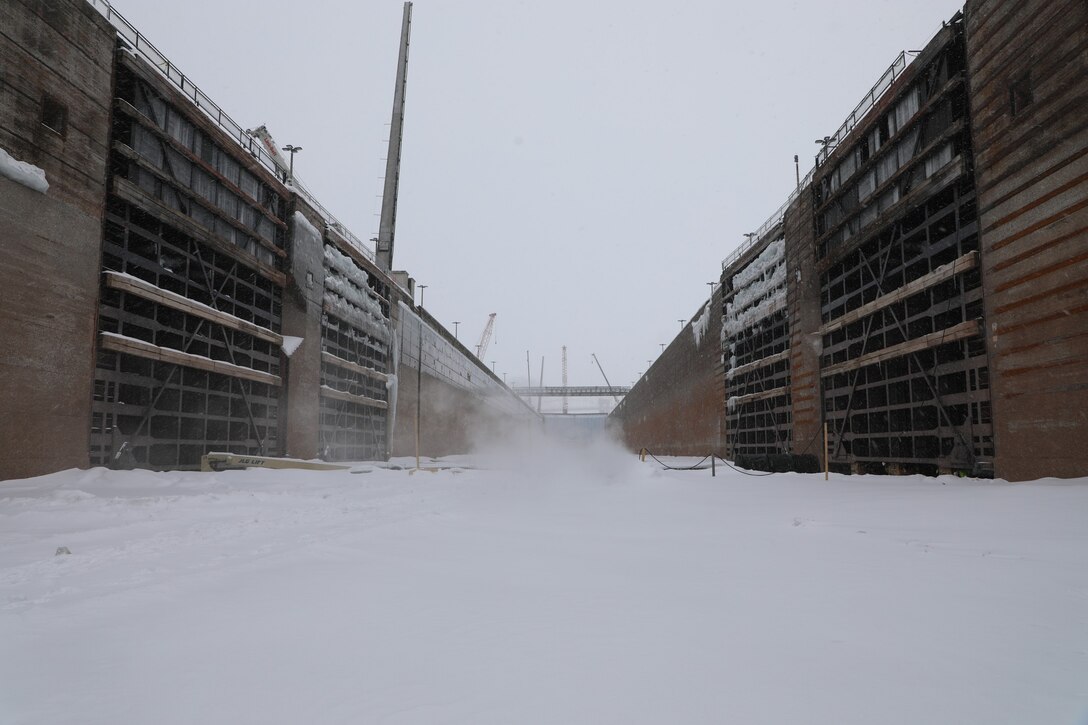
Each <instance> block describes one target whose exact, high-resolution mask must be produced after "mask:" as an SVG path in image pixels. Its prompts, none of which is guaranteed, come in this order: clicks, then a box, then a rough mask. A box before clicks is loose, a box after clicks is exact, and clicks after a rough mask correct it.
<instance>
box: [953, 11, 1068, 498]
mask: <svg viewBox="0 0 1088 725" xmlns="http://www.w3.org/2000/svg"><path fill="white" fill-rule="evenodd" d="M967 18H968V22H967V46H968V77H969V79H970V88H971V93H970V96H971V116H972V120H971V131H972V134H973V135H974V143H975V169H976V171H975V173H976V176H977V179H978V202H979V219H980V223H981V228H982V260H983V270H982V274H983V286H984V289H985V293H986V296H985V301H986V319H987V322H988V325H987V328H986V335H987V341H988V346H989V349H990V354H991V356H992V363H991V366H990V370H991V384H992V389H993V416H994V428H995V430H994V434H995V438H996V441H995V443H996V449H997V471H998V474H999V475H1000V476H1002V477H1004V478H1009V479H1011V480H1020V479H1028V478H1036V477H1038V476H1044V475H1046V476H1085V475H1088V449H1086V448H1085V445H1084V443H1085V441H1088V4H1085V3H1084V2H1080V1H1078V0H1027V1H1025V2H1017V3H1007V2H997V1H995V0H973V1H972V2H969V3H968V5H967Z"/></svg>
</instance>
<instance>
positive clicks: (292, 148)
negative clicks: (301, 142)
mask: <svg viewBox="0 0 1088 725" xmlns="http://www.w3.org/2000/svg"><path fill="white" fill-rule="evenodd" d="M283 150H284V151H286V152H287V153H289V154H291V168H290V170H289V171H288V173H289V174H290V175H291V180H292V181H293V180H294V178H295V154H297V153H298V152H299V151H301V150H302V147H301V146H292V145H291V144H287V145H286V146H284V147H283Z"/></svg>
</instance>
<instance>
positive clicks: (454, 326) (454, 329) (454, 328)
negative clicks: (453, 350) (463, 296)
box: [453, 320, 461, 340]
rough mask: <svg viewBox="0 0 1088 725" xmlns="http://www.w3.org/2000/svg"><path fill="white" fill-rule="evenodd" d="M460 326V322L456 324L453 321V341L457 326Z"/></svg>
mask: <svg viewBox="0 0 1088 725" xmlns="http://www.w3.org/2000/svg"><path fill="white" fill-rule="evenodd" d="M460 324H461V323H460V322H458V321H457V320H454V321H453V339H454V340H456V339H457V326H458V325H460Z"/></svg>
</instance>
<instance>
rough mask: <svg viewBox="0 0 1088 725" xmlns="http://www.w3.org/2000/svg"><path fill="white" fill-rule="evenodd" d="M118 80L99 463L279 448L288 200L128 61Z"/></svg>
mask: <svg viewBox="0 0 1088 725" xmlns="http://www.w3.org/2000/svg"><path fill="white" fill-rule="evenodd" d="M131 62H135V61H126V63H131ZM116 89H117V95H118V97H117V99H116V104H117V107H118V109H119V110H120V112H118V113H115V114H114V117H113V132H112V139H113V146H112V148H111V153H110V177H111V181H110V184H109V191H110V193H109V196H108V198H107V210H106V220H105V223H104V226H103V247H102V250H103V251H102V269H103V271H104V272H109V273H110V274H103V275H102V283H101V288H100V297H99V315H98V332H99V337H100V342H99V346H98V351H97V357H96V368H95V379H94V395H93V401H92V417H91V463H92V464H94V465H133V466H139V467H153V468H187V467H191V468H195V467H198V466H199V464H200V457H201V456H202V455H203V454H205V453H208V452H210V451H214V450H226V451H231V452H235V453H247V454H275V453H277V452H278V451H279V438H280V432H279V429H278V428H279V404H280V403H279V398H280V392H281V390H280V387H279V384H278V381H279V376H280V372H281V370H280V367H281V359H282V358H281V352H280V349H279V344H278V343H277V342H276V340H278V339H279V330H280V322H281V314H282V306H281V305H282V286H281V280H282V277H283V273H282V271H280V270H281V267H282V259H283V258H284V256H285V253H284V251H283V249H282V246H283V238H284V232H283V229H284V228H285V225H284V223H283V220H282V215H283V213H284V210H285V202H284V199H283V197H282V196H281V195H280V194H279V193H278V192H275V191H273V190H272V188H271V187H270V186H269V185H268V184H267V183H266V182H265V181H263V180H261V179H259V178H258V177H257V176H255V175H254V174H252V173H250V172H249V171H247V170H246V169H245V168H244V164H243V163H241V162H239V161H238V160H236V159H235V158H234V157H233V156H232V155H231V153H229V152H228V151H227V149H228V148H229V145H227V144H224V143H222V141H221V140H219V139H216V138H215V137H214V135H213V134H210V133H208V132H207V131H205V130H202V128H201V124H200V123H197V122H194V120H193V118H192V116H193V114H195V113H198V111H196V109H193V108H189V107H186V106H185V105H184V104H179V105H175V104H174V103H173V102H171V100H170V99H169V98H166V97H164V96H162V95H160V94H159V93H158V92H157V91H156V90H155V89H154V88H153V87H152V86H151V85H150V84H149V83H147V82H146V81H145V80H143V79H141V78H140V77H139V74H138V73H137V72H136V71H135V70H134V69H133V68H129V67H128V66H127V65H126V64H125V63H119V64H118V66H117V84H116ZM126 278H127V279H129V280H131V281H129V282H126V281H125V280H126ZM107 343H109V344H107Z"/></svg>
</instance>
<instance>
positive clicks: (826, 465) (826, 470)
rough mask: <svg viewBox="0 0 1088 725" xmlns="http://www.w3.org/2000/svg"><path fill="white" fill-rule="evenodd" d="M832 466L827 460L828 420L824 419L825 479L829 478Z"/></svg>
mask: <svg viewBox="0 0 1088 725" xmlns="http://www.w3.org/2000/svg"><path fill="white" fill-rule="evenodd" d="M830 467H831V463H830V461H828V460H827V421H826V420H825V421H824V480H825V481H826V480H827V476H828V471H829V469H830Z"/></svg>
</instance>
